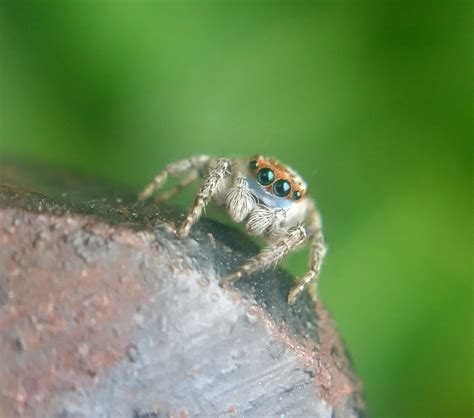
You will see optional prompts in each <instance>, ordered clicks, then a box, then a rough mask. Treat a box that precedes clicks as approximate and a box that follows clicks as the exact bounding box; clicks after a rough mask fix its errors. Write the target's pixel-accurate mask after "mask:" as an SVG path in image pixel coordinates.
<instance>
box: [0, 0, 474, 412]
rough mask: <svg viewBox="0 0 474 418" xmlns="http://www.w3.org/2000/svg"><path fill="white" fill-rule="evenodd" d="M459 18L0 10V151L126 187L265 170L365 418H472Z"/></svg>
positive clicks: (307, 7) (283, 10)
mask: <svg viewBox="0 0 474 418" xmlns="http://www.w3.org/2000/svg"><path fill="white" fill-rule="evenodd" d="M472 4H473V3H472V2H471V1H467V2H463V1H453V2H441V1H439V2H438V1H424V2H422V1H375V0H374V1H350V2H343V1H313V2H303V1H288V2H283V1H279V2H270V1H253V2H251V1H240V2H239V1H228V2H207V1H197V0H196V1H176V2H159V1H154V2H148V1H136V2H134V1H128V2H127V1H86V0H83V1H65V0H63V1H56V2H51V1H42V2H34V1H17V0H14V1H7V0H3V1H2V2H1V4H0V10H1V21H0V28H1V29H0V30H1V33H2V39H1V57H0V59H1V84H0V88H1V95H2V96H1V113H0V117H1V125H0V129H1V130H0V135H1V136H0V140H1V151H2V154H3V155H5V154H10V155H17V156H24V157H28V158H35V159H39V160H44V161H48V162H51V163H60V164H63V165H69V166H71V167H75V168H78V169H81V170H83V171H86V172H88V173H94V174H95V175H97V176H101V177H105V178H109V179H112V180H114V181H117V182H120V183H122V184H124V185H127V186H130V187H133V188H135V189H137V190H138V189H139V188H141V187H142V186H143V185H144V184H145V183H146V182H147V181H148V180H149V179H150V178H151V177H152V176H153V175H154V174H155V173H156V172H157V171H158V170H160V169H161V168H162V167H163V165H164V164H166V163H167V162H170V161H173V160H176V159H179V158H183V157H186V156H189V155H191V154H195V153H210V154H213V155H223V156H232V155H243V156H247V155H252V154H254V153H257V152H259V153H264V154H270V155H274V156H276V157H278V158H280V159H282V160H283V161H285V162H287V163H289V164H290V165H292V166H294V167H295V168H297V169H298V171H300V172H301V174H302V175H303V176H304V177H305V178H306V180H307V181H308V183H309V184H310V187H311V192H312V194H313V196H315V197H316V198H317V200H318V203H319V206H320V208H321V210H322V213H323V216H324V222H325V232H326V237H327V240H328V243H329V250H330V251H329V254H328V257H327V260H326V263H325V266H324V269H323V273H322V280H321V286H320V289H321V294H322V298H323V299H324V301H325V302H326V304H327V305H328V306H329V308H330V309H331V310H332V312H333V314H334V316H335V318H336V320H337V322H338V325H339V328H340V329H341V332H342V333H343V335H344V338H345V340H346V342H347V345H348V347H349V349H350V352H351V354H352V357H353V359H354V362H355V365H356V367H357V370H358V372H359V374H360V375H361V377H362V379H363V381H364V384H365V388H366V396H367V400H368V404H369V406H370V411H371V414H372V416H374V417H381V416H386V417H395V416H425V417H428V416H430V417H431V416H464V417H466V416H472V415H473V413H474V411H473V407H472V395H473V391H472V382H473V368H472V366H473V356H472V349H473V346H472V341H473V338H472V337H473V336H472V331H473V328H472V318H473V317H472V294H473V293H472V232H473V229H472V145H471V140H472V127H473V126H472V98H473V96H472V69H473V66H472V60H471V58H472V56H471V55H472V45H473V44H472V29H471V28H472ZM304 257H305V254H304V253H302V254H299V255H297V256H294V257H292V258H291V259H290V260H289V268H290V270H291V271H293V272H294V273H296V274H300V273H301V272H302V271H303V270H304V267H305V264H306V261H305V258H304Z"/></svg>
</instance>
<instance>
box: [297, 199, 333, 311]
mask: <svg viewBox="0 0 474 418" xmlns="http://www.w3.org/2000/svg"><path fill="white" fill-rule="evenodd" d="M308 228H309V231H310V236H309V239H310V243H311V244H310V261H309V270H308V272H307V273H306V274H305V275H304V276H303V277H302V278H301V279H299V280H298V281H297V282H296V284H295V285H294V286H293V287H292V288H291V290H290V293H289V294H288V303H289V304H293V303H294V302H295V300H296V298H297V297H298V296H299V295H300V294H301V293H302V292H303V291H304V290H305V288H306V287H307V286H308V284H309V283H311V281H312V280H317V279H318V276H319V272H320V270H321V265H322V262H323V258H324V255H325V254H326V246H325V244H324V237H323V233H322V228H321V216H320V214H319V212H318V211H317V209H316V207H315V205H314V203H313V204H312V205H311V207H310V212H309V215H308Z"/></svg>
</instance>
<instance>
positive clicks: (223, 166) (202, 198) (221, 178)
mask: <svg viewBox="0 0 474 418" xmlns="http://www.w3.org/2000/svg"><path fill="white" fill-rule="evenodd" d="M230 167H231V162H230V160H228V159H226V158H220V159H218V160H217V161H216V163H215V165H213V166H212V167H211V168H210V170H209V174H208V176H207V177H206V179H205V180H204V183H203V184H202V186H201V188H200V190H199V192H198V193H197V195H196V199H195V200H194V204H193V206H192V207H191V209H190V211H189V213H188V215H187V216H186V219H185V221H184V222H183V224H182V225H181V227H180V228H179V231H178V233H179V235H180V236H182V237H185V236H186V235H188V233H189V230H190V229H191V227H192V226H193V225H194V224H195V223H196V222H197V221H198V220H199V218H200V217H201V215H202V212H203V210H204V208H205V207H206V205H207V204H208V203H209V202H210V200H211V199H212V198H213V197H214V196H215V195H216V193H217V192H219V191H220V189H221V186H223V185H224V183H225V180H226V177H227V176H228V175H229V174H230Z"/></svg>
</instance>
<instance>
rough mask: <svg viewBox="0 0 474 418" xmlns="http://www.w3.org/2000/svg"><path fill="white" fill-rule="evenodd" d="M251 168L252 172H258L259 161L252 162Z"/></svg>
mask: <svg viewBox="0 0 474 418" xmlns="http://www.w3.org/2000/svg"><path fill="white" fill-rule="evenodd" d="M249 168H250V169H251V170H256V169H257V168H258V161H257V160H252V161H250V163H249Z"/></svg>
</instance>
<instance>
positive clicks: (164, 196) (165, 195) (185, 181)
mask: <svg viewBox="0 0 474 418" xmlns="http://www.w3.org/2000/svg"><path fill="white" fill-rule="evenodd" d="M198 177H199V170H198V169H197V168H195V169H192V170H191V171H190V172H189V174H188V175H187V176H186V177H184V178H182V179H181V181H180V182H179V183H178V184H177V185H176V186H174V187H173V188H171V189H170V190H167V191H165V192H162V193H160V194H159V195H158V196H157V197H156V198H155V201H156V202H164V201H165V200H168V199H171V198H173V197H175V196H176V195H177V194H178V192H180V191H181V190H183V189H184V188H185V187H186V186H188V185H190V184H191V183H192V182H193V181H194V180H196V179H197V178H198Z"/></svg>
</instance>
